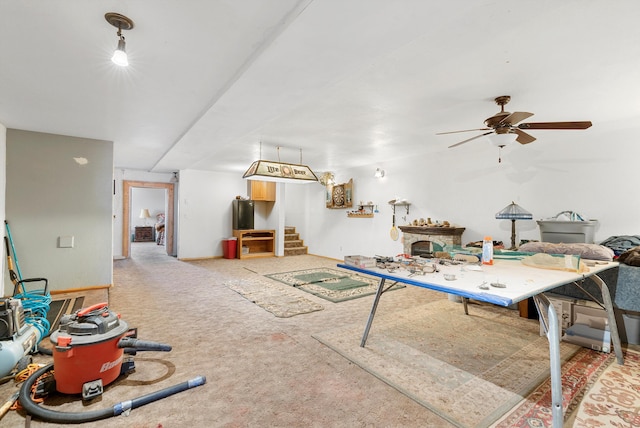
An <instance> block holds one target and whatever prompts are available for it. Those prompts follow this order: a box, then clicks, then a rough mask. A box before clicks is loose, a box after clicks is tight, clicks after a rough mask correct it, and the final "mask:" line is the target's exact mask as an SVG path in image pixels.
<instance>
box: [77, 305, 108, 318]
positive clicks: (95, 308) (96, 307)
mask: <svg viewBox="0 0 640 428" xmlns="http://www.w3.org/2000/svg"><path fill="white" fill-rule="evenodd" d="M106 307H107V302H102V303H96V304H95V305H93V306H89V307H88V308H84V309H82V310H80V311H78V316H79V317H83V316H85V315H87V314H88V313H89V312H93V311H97V310H98V309H102V308H106Z"/></svg>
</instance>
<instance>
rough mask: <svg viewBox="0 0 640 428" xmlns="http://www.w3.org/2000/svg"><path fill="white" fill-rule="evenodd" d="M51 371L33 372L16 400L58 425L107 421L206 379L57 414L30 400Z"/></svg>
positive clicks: (26, 409) (198, 378) (200, 377)
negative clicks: (37, 384) (35, 386)
mask: <svg viewBox="0 0 640 428" xmlns="http://www.w3.org/2000/svg"><path fill="white" fill-rule="evenodd" d="M52 369H53V364H49V365H47V366H44V367H42V368H41V369H40V370H38V371H36V372H34V373H33V374H32V375H31V376H30V377H29V378H28V379H27V380H26V381H25V382H24V383H23V384H22V387H20V394H19V396H18V399H19V400H20V404H21V405H22V407H23V408H24V409H25V411H26V412H27V413H29V414H30V415H32V416H37V417H39V418H41V419H42V420H44V421H49V422H58V423H71V424H80V423H84V422H91V421H98V420H101V419H107V418H110V417H112V416H118V415H121V414H122V413H124V412H126V411H129V410H132V409H135V408H138V407H141V406H144V405H145V404H149V403H151V402H154V401H157V400H160V399H162V398H166V397H168V396H170V395H173V394H177V393H178V392H182V391H186V390H187V389H190V388H195V387H196V386H200V385H204V384H205V383H206V381H207V379H206V378H205V377H204V376H197V377H195V378H193V379H191V380H188V381H185V382H182V383H179V384H177V385H174V386H170V387H168V388H165V389H161V390H159V391H156V392H152V393H150V394H147V395H143V396H141V397H138V398H134V399H133V400H127V401H123V402H120V403H118V404H115V405H114V406H113V407H111V408H105V409H100V410H92V411H88V412H58V411H55V410H50V409H47V408H44V407H42V406H39V405H37V404H36V403H34V402H33V400H32V399H31V387H32V386H33V384H34V383H35V382H36V381H37V380H38V378H39V377H40V376H42V375H43V374H45V373H47V372H48V371H50V370H52Z"/></svg>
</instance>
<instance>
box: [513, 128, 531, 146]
mask: <svg viewBox="0 0 640 428" xmlns="http://www.w3.org/2000/svg"><path fill="white" fill-rule="evenodd" d="M513 131H514V132H515V133H516V134H518V138H516V141H517V142H518V143H520V144H529V143H531V142H532V141H536V139H535V137H533V136H532V135H529V134H527V133H526V132H524V131H521V130H519V129H514V130H513Z"/></svg>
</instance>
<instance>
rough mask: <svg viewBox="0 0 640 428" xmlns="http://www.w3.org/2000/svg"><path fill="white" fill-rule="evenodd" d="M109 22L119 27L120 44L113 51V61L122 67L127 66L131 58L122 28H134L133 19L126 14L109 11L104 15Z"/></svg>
mask: <svg viewBox="0 0 640 428" xmlns="http://www.w3.org/2000/svg"><path fill="white" fill-rule="evenodd" d="M104 18H105V19H106V20H107V22H108V23H109V24H111V25H113V26H114V27H116V28H117V29H118V33H117V34H118V46H117V47H116V50H115V51H114V52H113V56H112V57H111V61H113V62H114V64H117V65H119V66H120V67H126V66H128V65H129V59H128V58H127V51H126V49H125V46H126V43H125V41H124V36H123V35H122V30H131V29H132V28H133V21H132V20H131V19H129V18H127V17H126V16H124V15H121V14H119V13H115V12H109V13H106V14H105V15H104Z"/></svg>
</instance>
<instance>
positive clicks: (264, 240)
mask: <svg viewBox="0 0 640 428" xmlns="http://www.w3.org/2000/svg"><path fill="white" fill-rule="evenodd" d="M233 236H235V237H236V238H238V244H237V250H236V251H237V254H238V258H239V259H248V258H251V257H273V256H274V255H275V250H274V248H275V245H274V244H275V236H276V231H275V230H256V229H248V230H234V231H233ZM243 248H244V250H243Z"/></svg>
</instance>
